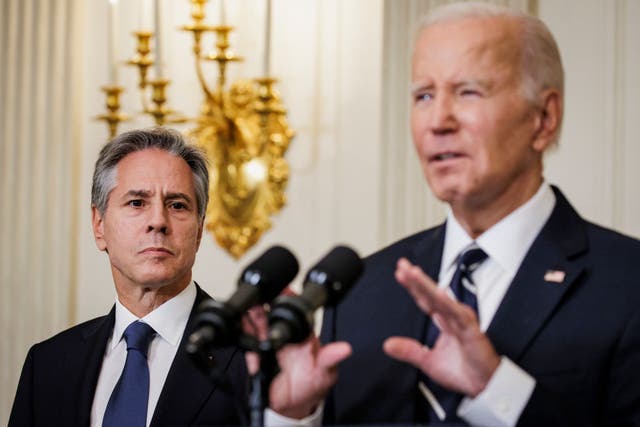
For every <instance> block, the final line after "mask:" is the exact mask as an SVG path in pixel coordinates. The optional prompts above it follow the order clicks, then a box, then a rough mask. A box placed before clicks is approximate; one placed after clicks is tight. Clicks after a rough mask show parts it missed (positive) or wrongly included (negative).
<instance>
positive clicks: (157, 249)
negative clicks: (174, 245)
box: [140, 247, 173, 255]
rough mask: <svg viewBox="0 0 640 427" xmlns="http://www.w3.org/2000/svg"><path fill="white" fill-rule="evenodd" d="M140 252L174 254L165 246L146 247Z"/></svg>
mask: <svg viewBox="0 0 640 427" xmlns="http://www.w3.org/2000/svg"><path fill="white" fill-rule="evenodd" d="M140 253H142V254H151V255H173V252H171V251H170V250H169V249H167V248H163V247H151V248H146V249H143V250H142V251H140Z"/></svg>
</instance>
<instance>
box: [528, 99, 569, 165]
mask: <svg viewBox="0 0 640 427" xmlns="http://www.w3.org/2000/svg"><path fill="white" fill-rule="evenodd" d="M540 97H541V100H542V102H541V104H540V105H541V106H540V108H539V110H538V111H537V112H536V114H537V116H536V130H535V138H534V141H533V149H534V150H536V151H538V152H541V153H542V152H544V151H545V150H546V149H547V148H549V146H550V145H551V144H553V142H554V141H555V140H556V136H557V135H558V132H560V124H561V123H562V95H561V94H560V93H559V92H558V91H557V90H555V89H548V90H545V91H544V92H543V93H542V94H541V96H540Z"/></svg>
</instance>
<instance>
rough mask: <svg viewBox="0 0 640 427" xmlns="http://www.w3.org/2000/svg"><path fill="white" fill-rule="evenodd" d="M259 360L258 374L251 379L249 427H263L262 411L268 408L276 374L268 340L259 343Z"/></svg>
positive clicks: (275, 362)
mask: <svg viewBox="0 0 640 427" xmlns="http://www.w3.org/2000/svg"><path fill="white" fill-rule="evenodd" d="M256 353H257V355H258V358H259V365H258V366H259V367H258V372H256V374H255V375H253V376H252V377H251V391H250V392H249V413H250V419H251V423H250V425H251V427H264V411H265V409H266V408H268V407H269V388H270V387H271V382H272V381H273V379H274V378H275V376H276V374H277V373H278V369H279V366H278V361H277V359H276V351H275V349H274V348H273V346H272V345H271V342H270V341H269V340H264V341H261V342H260V343H259V345H258V351H257V352H256Z"/></svg>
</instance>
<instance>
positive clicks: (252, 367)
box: [244, 351, 260, 375]
mask: <svg viewBox="0 0 640 427" xmlns="http://www.w3.org/2000/svg"><path fill="white" fill-rule="evenodd" d="M244 360H245V362H246V363H247V371H248V372H249V375H255V374H256V373H257V372H258V369H259V368H260V359H259V358H258V354H257V353H254V352H252V351H248V352H246V353H245V355H244Z"/></svg>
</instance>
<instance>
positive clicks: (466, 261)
mask: <svg viewBox="0 0 640 427" xmlns="http://www.w3.org/2000/svg"><path fill="white" fill-rule="evenodd" d="M485 259H487V254H486V253H485V251H483V250H482V249H480V248H479V247H477V246H474V247H472V248H470V249H467V250H466V251H464V252H463V253H462V254H460V257H459V259H458V270H460V271H462V272H464V273H465V274H471V273H473V271H474V270H475V269H476V268H478V267H479V266H480V264H482V262H483V261H484V260H485Z"/></svg>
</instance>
